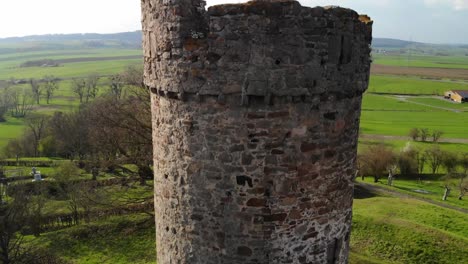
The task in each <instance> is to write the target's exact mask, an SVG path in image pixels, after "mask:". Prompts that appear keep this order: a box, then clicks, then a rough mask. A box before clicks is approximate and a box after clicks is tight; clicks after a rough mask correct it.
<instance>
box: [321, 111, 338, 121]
mask: <svg viewBox="0 0 468 264" xmlns="http://www.w3.org/2000/svg"><path fill="white" fill-rule="evenodd" d="M323 117H325V119H328V120H335V119H336V112H330V113H325V114H323Z"/></svg>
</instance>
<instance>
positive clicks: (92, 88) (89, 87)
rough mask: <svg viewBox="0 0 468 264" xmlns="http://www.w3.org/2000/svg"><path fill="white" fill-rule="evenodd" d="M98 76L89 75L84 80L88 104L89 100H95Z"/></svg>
mask: <svg viewBox="0 0 468 264" xmlns="http://www.w3.org/2000/svg"><path fill="white" fill-rule="evenodd" d="M98 82H99V76H98V75H96V74H92V75H89V76H88V78H87V79H86V102H89V99H90V98H96V96H97V94H98V92H99V87H98Z"/></svg>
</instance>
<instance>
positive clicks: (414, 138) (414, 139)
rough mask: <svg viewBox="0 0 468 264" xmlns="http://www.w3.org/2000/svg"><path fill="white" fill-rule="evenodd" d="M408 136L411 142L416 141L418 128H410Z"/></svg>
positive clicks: (418, 133)
mask: <svg viewBox="0 0 468 264" xmlns="http://www.w3.org/2000/svg"><path fill="white" fill-rule="evenodd" d="M408 135H409V136H410V137H411V138H412V139H413V141H417V140H418V138H419V135H420V132H419V129H418V128H412V129H411V130H410V131H409V133H408Z"/></svg>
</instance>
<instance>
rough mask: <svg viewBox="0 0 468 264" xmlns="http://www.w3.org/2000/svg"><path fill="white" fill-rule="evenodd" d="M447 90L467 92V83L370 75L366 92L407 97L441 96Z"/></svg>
mask: <svg viewBox="0 0 468 264" xmlns="http://www.w3.org/2000/svg"><path fill="white" fill-rule="evenodd" d="M467 67H468V66H467ZM449 90H468V83H467V82H451V81H438V80H428V79H420V78H416V77H400V76H388V75H372V76H371V78H370V83H369V89H368V92H371V93H388V94H409V95H443V94H444V92H446V91H449Z"/></svg>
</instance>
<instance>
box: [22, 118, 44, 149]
mask: <svg viewBox="0 0 468 264" xmlns="http://www.w3.org/2000/svg"><path fill="white" fill-rule="evenodd" d="M46 124H47V117H46V116H32V117H30V118H28V119H27V120H26V125H27V126H28V129H29V132H30V133H31V135H32V136H33V146H34V156H35V157H37V156H39V143H40V141H41V139H42V137H43V136H44V133H45V129H46Z"/></svg>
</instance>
